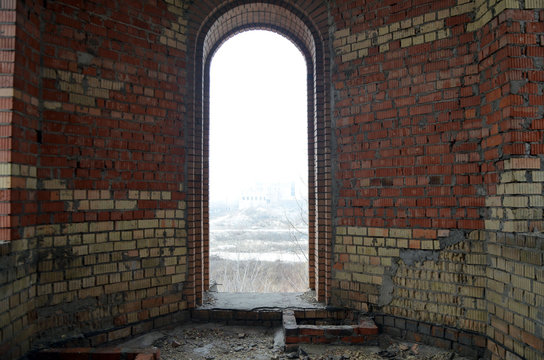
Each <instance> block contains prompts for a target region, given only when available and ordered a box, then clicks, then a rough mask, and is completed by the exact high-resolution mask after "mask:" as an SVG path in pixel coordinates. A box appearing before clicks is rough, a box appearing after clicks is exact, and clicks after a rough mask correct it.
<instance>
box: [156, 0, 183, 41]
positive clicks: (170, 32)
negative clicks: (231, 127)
mask: <svg viewBox="0 0 544 360" xmlns="http://www.w3.org/2000/svg"><path fill="white" fill-rule="evenodd" d="M165 1H166V4H167V8H168V11H169V12H171V13H172V14H175V15H176V16H178V20H177V22H173V23H172V24H171V28H170V29H167V28H166V27H165V28H164V30H163V33H162V34H161V36H160V37H159V42H160V43H161V44H163V45H166V46H170V47H173V48H176V49H178V50H181V51H187V36H186V35H185V33H186V29H187V20H186V19H185V17H184V16H183V15H184V13H185V11H186V8H187V6H188V5H187V3H186V2H185V1H182V0H165Z"/></svg>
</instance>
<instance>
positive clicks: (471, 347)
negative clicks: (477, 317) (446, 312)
mask: <svg viewBox="0 0 544 360" xmlns="http://www.w3.org/2000/svg"><path fill="white" fill-rule="evenodd" d="M374 321H375V322H376V324H377V325H378V327H379V329H380V333H384V334H388V335H391V336H393V337H395V338H400V339H403V340H408V341H414V342H418V343H423V344H427V345H432V346H436V347H439V348H442V349H446V350H453V351H455V352H456V353H458V354H460V355H463V356H468V357H472V358H478V359H479V358H482V357H486V356H487V355H488V351H487V347H486V345H487V337H486V336H485V335H482V334H479V333H476V332H472V331H466V330H460V329H456V328H453V327H449V326H444V325H437V324H430V323H427V322H423V321H417V320H412V319H406V318H402V317H397V316H391V315H383V314H381V315H375V316H374Z"/></svg>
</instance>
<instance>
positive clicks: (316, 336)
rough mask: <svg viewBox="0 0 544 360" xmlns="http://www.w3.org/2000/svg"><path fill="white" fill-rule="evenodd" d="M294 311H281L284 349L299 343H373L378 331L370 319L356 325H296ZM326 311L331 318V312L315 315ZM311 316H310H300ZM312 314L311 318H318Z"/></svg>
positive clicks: (289, 349)
mask: <svg viewBox="0 0 544 360" xmlns="http://www.w3.org/2000/svg"><path fill="white" fill-rule="evenodd" d="M295 313H296V312H295V311H293V310H285V311H284V312H283V333H284V337H285V349H286V351H294V350H296V349H297V348H298V345H299V344H310V343H312V344H334V343H341V344H367V345H374V344H375V343H376V341H377V335H378V333H379V331H378V327H377V326H376V324H375V323H374V322H373V321H372V320H370V319H369V320H365V321H363V322H361V323H359V324H358V325H343V326H339V325H298V324H297V318H296V316H295ZM322 313H326V314H328V315H329V316H327V317H328V318H333V317H334V316H330V315H333V314H334V313H333V312H329V311H325V312H323V311H321V312H319V311H317V312H315V314H316V315H319V314H322ZM300 317H301V318H312V317H311V316H300ZM319 317H320V316H314V317H313V318H319Z"/></svg>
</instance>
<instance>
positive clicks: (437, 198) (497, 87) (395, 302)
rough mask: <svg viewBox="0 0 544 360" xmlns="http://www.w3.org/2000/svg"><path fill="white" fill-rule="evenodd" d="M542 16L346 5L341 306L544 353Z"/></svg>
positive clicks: (513, 352) (486, 5)
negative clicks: (543, 284) (543, 271)
mask: <svg viewBox="0 0 544 360" xmlns="http://www.w3.org/2000/svg"><path fill="white" fill-rule="evenodd" d="M543 6H544V4H542V3H541V2H533V1H528V2H519V1H496V2H488V1H475V2H470V1H440V2H438V1H419V2H417V3H415V4H414V3H413V2H408V1H406V2H402V1H401V2H395V3H394V4H393V3H388V2H372V1H368V2H355V1H337V2H336V7H334V8H333V9H332V13H333V16H334V19H335V25H336V29H335V30H336V32H335V39H334V43H333V47H334V55H335V64H336V66H337V68H338V72H336V73H335V74H333V82H334V83H333V86H334V88H335V93H334V103H333V107H334V117H335V118H334V122H335V123H336V143H337V149H336V150H337V157H338V164H337V167H336V176H335V178H336V181H337V183H338V191H337V193H336V194H335V195H337V196H338V197H337V211H336V214H335V216H336V217H335V220H336V224H337V225H338V226H337V227H336V229H335V238H334V248H333V249H334V250H333V257H334V258H333V282H332V286H333V290H332V293H333V296H332V299H333V303H337V304H340V305H346V306H350V307H355V308H358V309H362V310H371V311H375V312H377V313H383V314H384V315H385V317H384V318H383V319H386V320H387V319H388V320H387V321H385V322H383V321H382V325H383V326H384V329H386V330H388V331H389V330H391V331H393V329H394V333H395V334H397V335H401V336H408V335H410V334H412V335H410V336H412V339H413V334H414V333H418V332H420V333H421V331H420V330H421V329H427V327H428V326H438V328H439V329H446V328H447V327H451V328H454V329H458V330H461V331H464V334H465V335H466V334H468V335H467V336H469V338H470V337H472V340H467V341H463V342H461V340H460V339H461V337H460V336H456V337H455V339H456V340H455V341H454V340H453V338H449V339H448V338H445V337H444V336H436V337H433V336H431V333H430V330H429V331H428V332H424V337H423V339H426V340H428V341H431V342H435V343H437V344H442V345H445V346H448V347H454V348H456V349H457V350H459V351H462V352H465V353H467V354H471V355H478V353H479V354H482V353H483V351H484V348H485V347H486V346H487V347H488V350H489V351H490V352H491V353H492V354H493V356H494V357H496V358H507V357H514V358H515V357H516V356H519V357H520V358H539V357H541V356H542V354H543V351H544V348H543V344H542V327H543V319H542V316H541V314H540V313H539V310H538V309H539V308H540V307H541V306H542V300H543V298H542V297H541V293H539V291H540V290H541V289H540V287H541V278H540V276H541V275H542V274H540V273H539V266H541V265H542V261H543V260H542V255H543V252H542V246H541V239H540V237H539V236H538V235H536V234H540V233H541V231H542V204H541V202H540V198H541V197H542V194H543V193H542V186H541V185H542V184H541V179H540V173H541V169H542V158H541V154H542V145H541V143H542V131H541V126H540V125H539V124H540V122H541V118H542V115H543V107H542V105H544V103H543V99H542V80H543V79H542V31H543V29H542V28H541V25H540V23H541V22H542V10H541V9H542V7H543ZM395 319H398V321H396V320H395ZM414 321H416V323H414V324H415V325H413V326H411V328H408V327H407V326H406V324H407V323H408V322H410V323H413V322H414ZM418 323H419V324H420V325H417V324H418ZM421 324H423V325H421ZM429 329H430V327H429ZM442 332H443V331H442ZM482 335H483V336H489V337H490V339H491V341H489V342H488V343H487V345H486V343H485V341H484V342H482ZM420 338H421V337H420ZM456 344H457V345H456ZM466 345H468V347H467V346H466ZM470 346H472V347H475V348H476V352H474V351H471V350H470V349H469V347H470ZM477 348H480V350H477Z"/></svg>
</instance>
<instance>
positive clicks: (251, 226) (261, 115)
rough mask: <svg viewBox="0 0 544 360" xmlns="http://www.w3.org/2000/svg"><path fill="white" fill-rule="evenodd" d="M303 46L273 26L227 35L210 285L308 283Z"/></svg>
mask: <svg viewBox="0 0 544 360" xmlns="http://www.w3.org/2000/svg"><path fill="white" fill-rule="evenodd" d="M306 66H307V65H306V62H305V59H304V57H303V55H302V53H301V52H300V51H299V50H298V49H297V48H296V47H295V45H294V44H293V43H292V42H290V41H289V40H287V39H286V38H284V37H282V36H280V35H278V34H275V33H273V32H269V31H261V30H255V31H247V32H243V33H241V34H238V35H236V36H234V37H232V38H230V39H229V40H227V41H226V42H225V43H224V44H223V45H222V46H221V47H220V48H219V49H218V50H217V51H216V52H215V54H214V57H213V59H212V62H211V67H210V135H209V136H210V157H209V171H210V181H209V184H210V185H209V227H210V228H209V229H210V232H209V234H210V255H209V271H210V273H209V279H210V288H212V289H216V288H215V287H214V284H217V290H218V291H225V292H300V291H305V290H307V288H308V230H309V222H308V153H307V149H308V120H307V119H308V115H307V107H308V103H307V101H308V98H307V68H306Z"/></svg>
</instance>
